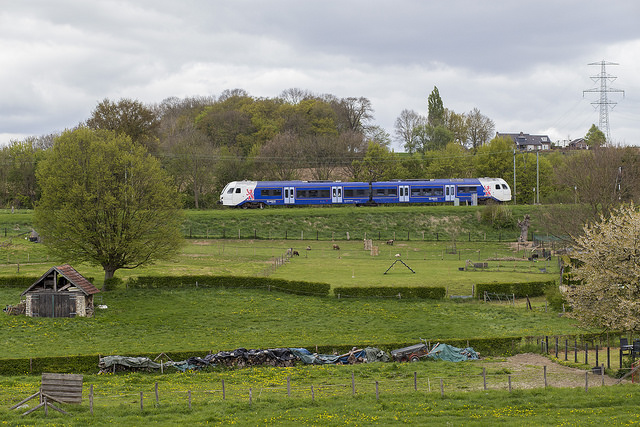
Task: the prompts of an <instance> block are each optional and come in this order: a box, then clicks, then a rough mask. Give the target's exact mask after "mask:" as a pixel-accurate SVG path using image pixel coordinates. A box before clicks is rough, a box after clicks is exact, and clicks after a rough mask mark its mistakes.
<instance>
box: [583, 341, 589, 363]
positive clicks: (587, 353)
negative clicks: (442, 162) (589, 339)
mask: <svg viewBox="0 0 640 427" xmlns="http://www.w3.org/2000/svg"><path fill="white" fill-rule="evenodd" d="M584 364H585V365H588V364H589V343H585V344H584Z"/></svg>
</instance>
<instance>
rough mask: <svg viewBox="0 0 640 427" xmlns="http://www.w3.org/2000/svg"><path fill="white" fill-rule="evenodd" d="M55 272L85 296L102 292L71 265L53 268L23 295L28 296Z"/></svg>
mask: <svg viewBox="0 0 640 427" xmlns="http://www.w3.org/2000/svg"><path fill="white" fill-rule="evenodd" d="M54 271H56V272H57V273H58V274H60V275H62V276H63V277H64V278H65V279H67V280H68V281H69V283H71V284H73V285H74V286H75V287H77V288H78V289H80V290H81V291H82V292H83V293H84V294H85V295H93V294H96V293H98V292H100V290H99V289H98V288H96V287H95V286H93V285H92V284H91V282H89V281H88V280H87V279H85V278H84V276H82V274H80V273H78V272H77V271H76V269H75V268H73V267H71V266H70V265H69V264H64V265H59V266H56V267H51V268H50V269H49V270H48V271H47V272H46V273H44V274H43V275H42V276H41V277H40V278H39V279H38V280H36V281H35V282H34V283H33V285H31V286H29V289H27V290H26V291H24V292H23V293H22V295H24V294H26V293H27V292H29V291H30V290H31V289H33V288H34V287H36V286H37V285H38V284H39V283H41V282H42V281H44V279H45V278H46V277H47V276H49V275H50V274H51V273H52V272H54Z"/></svg>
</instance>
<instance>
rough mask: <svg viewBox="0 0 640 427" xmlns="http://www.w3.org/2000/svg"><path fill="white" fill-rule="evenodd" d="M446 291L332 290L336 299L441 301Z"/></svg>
mask: <svg viewBox="0 0 640 427" xmlns="http://www.w3.org/2000/svg"><path fill="white" fill-rule="evenodd" d="M446 293H447V290H446V289H445V288H443V287H395V286H394V287H392V286H371V287H362V288H351V287H349V288H347V287H339V288H334V289H333V295H334V296H336V297H340V298H342V297H345V298H348V297H394V298H423V299H443V298H444V297H445V295H446Z"/></svg>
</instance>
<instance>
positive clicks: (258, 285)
mask: <svg viewBox="0 0 640 427" xmlns="http://www.w3.org/2000/svg"><path fill="white" fill-rule="evenodd" d="M127 287H131V288H136V289H155V288H193V287H203V288H241V289H269V290H277V291H281V292H286V293H291V294H298V295H316V296H328V295H329V291H330V290H331V285H329V284H327V283H315V282H302V281H294V280H283V279H271V278H267V277H237V276H141V277H138V278H131V279H129V280H128V281H127Z"/></svg>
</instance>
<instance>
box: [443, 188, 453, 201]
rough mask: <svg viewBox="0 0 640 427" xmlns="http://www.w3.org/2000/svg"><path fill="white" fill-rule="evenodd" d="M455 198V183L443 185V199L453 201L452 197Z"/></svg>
mask: <svg viewBox="0 0 640 427" xmlns="http://www.w3.org/2000/svg"><path fill="white" fill-rule="evenodd" d="M455 198H456V186H455V185H445V186H444V201H445V202H453V199H455Z"/></svg>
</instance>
